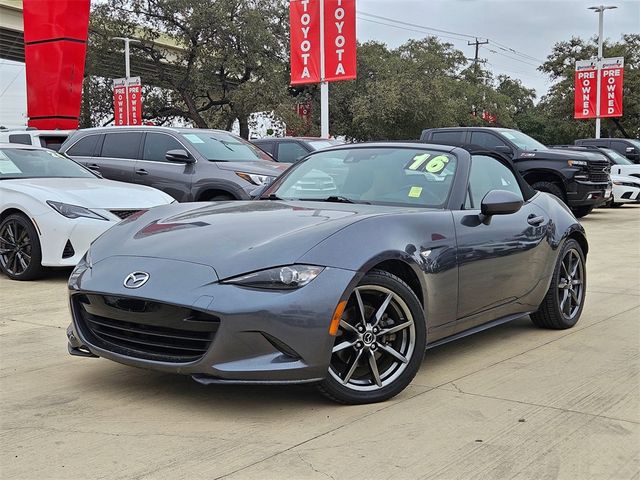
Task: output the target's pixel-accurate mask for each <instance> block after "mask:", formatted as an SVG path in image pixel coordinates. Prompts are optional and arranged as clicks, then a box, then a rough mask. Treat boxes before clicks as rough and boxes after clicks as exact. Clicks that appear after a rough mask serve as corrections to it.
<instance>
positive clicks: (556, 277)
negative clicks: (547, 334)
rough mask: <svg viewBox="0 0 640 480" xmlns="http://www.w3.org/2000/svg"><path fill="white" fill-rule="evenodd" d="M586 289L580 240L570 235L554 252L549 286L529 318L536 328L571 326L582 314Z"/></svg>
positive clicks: (562, 328) (585, 275)
mask: <svg viewBox="0 0 640 480" xmlns="http://www.w3.org/2000/svg"><path fill="white" fill-rule="evenodd" d="M586 292H587V270H586V264H585V258H584V253H583V252H582V248H581V247H580V244H579V243H578V242H577V241H576V240H574V239H572V238H570V239H569V240H567V241H566V242H565V244H564V245H563V246H562V250H561V251H560V254H559V255H558V261H557V262H556V267H555V269H554V270H553V279H552V280H551V285H550V286H549V290H548V291H547V294H546V295H545V297H544V300H542V303H541V304H540V307H539V308H538V311H537V312H534V313H532V314H531V321H532V322H533V323H534V324H535V325H536V326H538V327H540V328H550V329H554V330H564V329H567V328H571V327H573V326H574V325H575V324H576V323H577V322H578V320H579V319H580V315H581V314H582V309H583V307H584V300H585V296H586Z"/></svg>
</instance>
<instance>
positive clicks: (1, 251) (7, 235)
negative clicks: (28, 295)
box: [0, 214, 43, 280]
mask: <svg viewBox="0 0 640 480" xmlns="http://www.w3.org/2000/svg"><path fill="white" fill-rule="evenodd" d="M41 259H42V253H41V251H40V240H39V238H38V234H37V232H36V229H35V228H34V226H33V224H32V223H31V222H30V221H29V219H28V218H26V217H25V216H24V215H20V214H13V215H9V216H8V217H7V218H5V219H4V220H3V221H2V223H0V269H1V270H2V271H3V272H4V273H5V274H6V275H7V276H8V277H9V278H11V279H13V280H33V279H34V278H37V277H39V276H40V275H41V274H42V272H43V268H42V266H41V265H40V262H41Z"/></svg>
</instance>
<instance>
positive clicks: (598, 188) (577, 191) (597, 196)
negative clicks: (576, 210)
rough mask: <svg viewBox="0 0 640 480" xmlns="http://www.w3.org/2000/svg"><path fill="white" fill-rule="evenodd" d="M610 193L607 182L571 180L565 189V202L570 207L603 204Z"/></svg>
mask: <svg viewBox="0 0 640 480" xmlns="http://www.w3.org/2000/svg"><path fill="white" fill-rule="evenodd" d="M610 193H611V188H610V185H609V184H608V183H600V182H589V181H573V182H571V184H570V189H569V190H568V191H567V203H568V204H569V206H570V207H581V206H587V205H593V206H595V207H597V206H600V205H602V204H604V203H605V202H606V201H607V200H608V198H609V196H608V195H610Z"/></svg>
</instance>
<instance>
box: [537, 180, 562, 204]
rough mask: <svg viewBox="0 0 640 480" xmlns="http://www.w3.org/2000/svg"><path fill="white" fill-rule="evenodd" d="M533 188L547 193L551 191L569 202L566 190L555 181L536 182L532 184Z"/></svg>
mask: <svg viewBox="0 0 640 480" xmlns="http://www.w3.org/2000/svg"><path fill="white" fill-rule="evenodd" d="M531 188H533V189H534V190H538V191H539V192H547V193H550V194H552V195H555V196H556V197H558V198H559V199H560V200H562V201H563V202H564V203H567V199H566V196H565V194H564V191H563V190H562V188H561V187H559V186H558V185H557V184H555V183H551V182H536V183H534V184H533V185H531Z"/></svg>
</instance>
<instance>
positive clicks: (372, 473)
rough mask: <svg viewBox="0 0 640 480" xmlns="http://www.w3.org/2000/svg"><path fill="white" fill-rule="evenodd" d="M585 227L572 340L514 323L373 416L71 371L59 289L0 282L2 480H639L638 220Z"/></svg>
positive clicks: (131, 371)
mask: <svg viewBox="0 0 640 480" xmlns="http://www.w3.org/2000/svg"><path fill="white" fill-rule="evenodd" d="M583 224H584V226H585V228H586V229H587V234H588V238H589V241H590V244H591V251H590V253H589V256H588V259H587V271H588V280H587V281H588V286H587V294H588V296H587V303H586V306H585V309H584V312H583V314H582V318H581V320H580V322H579V323H578V325H577V326H576V327H575V328H573V329H571V330H566V331H547V330H540V329H537V328H535V327H534V326H533V325H532V324H531V322H530V321H529V319H528V318H523V319H521V320H518V321H515V322H512V323H510V324H507V325H503V326H501V327H497V328H494V329H492V330H489V331H486V332H483V333H481V334H477V335H475V336H472V337H468V338H466V339H463V340H460V341H458V342H455V343H451V344H448V345H444V346H441V347H438V348H435V349H433V350H430V351H429V352H428V353H427V356H426V359H425V361H424V365H423V367H422V368H421V370H420V372H419V373H418V376H417V377H416V378H415V380H414V381H413V383H412V385H411V386H410V387H409V388H407V389H406V390H405V391H404V392H403V393H401V394H400V395H398V396H397V397H396V398H394V399H393V400H391V401H388V402H385V403H382V404H375V405H363V406H349V407H346V406H339V405H336V404H334V403H331V402H330V401H328V400H325V399H324V398H323V397H321V396H320V395H319V394H317V393H316V392H315V390H314V389H313V388H311V387H309V386H291V387H248V386H243V387H238V386H202V385H199V384H196V383H195V382H193V381H191V380H190V379H189V378H188V377H181V376H175V375H168V374H163V373H158V372H152V371H145V370H139V369H135V368H131V367H126V366H123V365H119V364H116V363H113V362H110V361H107V360H104V359H92V358H79V357H72V356H70V355H69V354H68V353H67V345H66V344H67V342H66V336H65V329H66V327H67V325H68V324H69V313H68V307H67V301H66V277H67V275H68V273H69V272H68V271H64V270H63V271H58V272H53V273H51V274H50V275H49V276H48V277H47V278H46V279H45V280H42V281H37V282H13V281H10V280H8V279H7V278H6V277H4V276H0V378H1V379H0V420H1V422H0V425H1V432H0V435H1V437H0V438H1V439H2V440H1V442H2V443H1V444H0V445H1V448H0V478H2V479H6V480H9V479H28V480H31V479H52V478H56V479H58V478H59V479H71V478H91V479H92V480H96V479H103V478H104V479H112V478H127V479H129V478H132V479H165V478H166V479H172V480H177V479H195V478H207V479H215V478H229V479H260V480H264V479H289V478H291V479H307V478H310V479H327V478H333V479H358V478H366V479H409V478H422V479H452V480H454V479H455V480H459V479H483V480H484V479H519V480H522V479H536V480H540V479H580V480H584V479H616V480H618V479H638V478H640V374H639V366H640V205H639V206H624V207H622V208H620V209H599V210H596V211H595V212H593V213H592V214H591V215H589V216H588V217H586V218H584V219H583Z"/></svg>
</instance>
